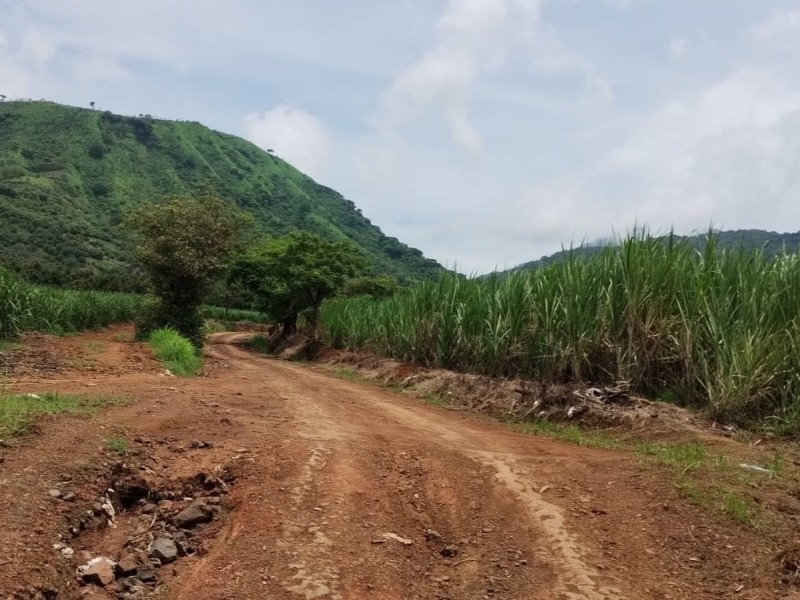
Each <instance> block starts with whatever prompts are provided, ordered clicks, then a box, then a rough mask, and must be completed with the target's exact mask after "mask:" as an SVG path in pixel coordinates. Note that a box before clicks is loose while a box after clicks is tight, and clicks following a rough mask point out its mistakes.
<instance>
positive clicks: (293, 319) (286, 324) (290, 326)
mask: <svg viewBox="0 0 800 600" xmlns="http://www.w3.org/2000/svg"><path fill="white" fill-rule="evenodd" d="M281 326H282V328H283V331H282V332H281V335H283V337H289V336H290V335H294V334H295V333H297V313H296V312H290V313H288V314H287V315H286V316H285V317H283V320H282V321H281Z"/></svg>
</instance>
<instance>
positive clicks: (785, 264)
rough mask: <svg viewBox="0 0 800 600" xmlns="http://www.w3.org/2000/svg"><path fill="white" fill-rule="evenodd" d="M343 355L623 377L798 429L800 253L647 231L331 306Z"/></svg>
mask: <svg viewBox="0 0 800 600" xmlns="http://www.w3.org/2000/svg"><path fill="white" fill-rule="evenodd" d="M321 323H322V330H323V333H324V335H325V336H326V338H327V340H328V341H329V342H330V343H331V344H332V345H333V346H335V347H337V348H348V349H369V350H372V351H376V352H379V353H381V354H384V355H387V356H391V357H395V358H398V359H400V360H404V361H417V362H422V363H425V364H428V365H431V366H438V367H444V368H448V369H456V370H463V371H469V372H474V373H481V374H486V375H491V376H520V377H527V378H534V379H541V380H544V381H589V382H597V383H601V382H608V383H611V382H615V381H618V380H626V381H629V382H631V384H632V386H633V389H634V390H636V391H637V392H639V393H642V394H645V395H648V396H650V397H656V398H661V399H666V400H671V401H675V402H679V403H681V404H683V405H686V406H692V407H697V408H700V409H703V410H705V411H707V413H708V414H709V415H710V416H711V417H713V418H718V419H725V420H728V421H733V422H740V423H742V422H747V421H750V420H752V419H759V418H765V417H775V418H774V420H773V421H772V423H773V425H774V426H775V427H776V428H777V429H781V430H790V429H794V430H798V429H800V401H798V398H800V351H798V348H800V256H798V255H796V254H786V255H781V256H778V257H774V258H769V257H768V256H767V254H766V253H765V252H764V251H763V250H755V251H743V250H739V251H724V250H720V249H719V248H718V247H717V239H716V238H715V237H714V236H711V237H710V238H709V240H708V242H707V244H705V248H704V251H703V252H702V253H700V252H698V251H696V250H695V249H694V248H693V246H692V245H691V244H690V243H689V242H688V241H687V240H675V239H673V240H671V241H667V243H663V242H662V240H658V239H652V238H647V237H645V236H641V235H637V236H633V237H631V238H629V239H626V240H624V241H622V242H621V243H620V244H619V245H614V246H609V247H606V248H604V249H602V250H601V251H600V252H599V253H597V254H595V255H593V256H588V257H587V256H581V255H571V256H568V257H566V258H565V260H562V261H559V262H557V263H554V264H552V265H550V266H547V267H542V268H540V269H536V270H533V271H530V272H515V273H511V274H508V275H506V276H502V277H501V276H490V277H486V278H478V279H464V278H460V277H457V276H455V275H452V274H446V275H443V276H442V277H440V278H439V279H438V281H435V282H425V283H422V284H420V285H418V286H416V287H414V288H412V289H409V290H405V291H402V292H400V293H399V294H397V295H396V296H394V297H393V298H390V299H388V300H383V301H376V300H372V299H355V300H337V301H334V302H331V303H328V304H326V305H325V306H324V307H323V310H322V318H321Z"/></svg>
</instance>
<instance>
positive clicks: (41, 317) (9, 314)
mask: <svg viewBox="0 0 800 600" xmlns="http://www.w3.org/2000/svg"><path fill="white" fill-rule="evenodd" d="M141 302H142V297H141V296H136V295H134V294H119V293H111V292H90V291H75V290H59V289H56V288H51V287H45V286H37V285H32V284H29V283H27V282H26V281H23V280H22V279H19V278H18V277H16V276H14V275H11V274H10V273H7V272H5V271H3V270H2V269H0V343H8V342H13V341H14V340H16V339H17V337H19V335H20V334H21V333H23V332H25V331H40V332H43V333H54V334H62V335H63V334H68V333H75V332H78V331H82V330H85V329H100V328H102V327H107V326H108V325H112V324H114V323H124V322H127V321H132V320H133V319H134V317H135V316H136V313H137V311H138V310H139V306H140V305H141Z"/></svg>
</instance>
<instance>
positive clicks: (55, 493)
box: [47, 489, 61, 498]
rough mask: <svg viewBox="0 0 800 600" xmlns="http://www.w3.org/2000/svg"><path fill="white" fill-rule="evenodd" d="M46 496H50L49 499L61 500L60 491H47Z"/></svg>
mask: <svg viewBox="0 0 800 600" xmlns="http://www.w3.org/2000/svg"><path fill="white" fill-rule="evenodd" d="M47 495H48V496H50V497H51V498H61V490H56V489H52V490H48V491H47Z"/></svg>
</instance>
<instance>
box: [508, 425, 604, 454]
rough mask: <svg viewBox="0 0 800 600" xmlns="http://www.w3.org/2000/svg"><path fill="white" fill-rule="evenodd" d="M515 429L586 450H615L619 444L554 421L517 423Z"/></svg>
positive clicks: (573, 426)
mask: <svg viewBox="0 0 800 600" xmlns="http://www.w3.org/2000/svg"><path fill="white" fill-rule="evenodd" d="M515 427H516V429H518V430H519V431H522V432H524V433H529V434H531V435H539V436H542V437H547V438H551V439H554V440H560V441H563V442H569V443H571V444H577V445H578V446H586V447H588V448H617V447H618V446H619V442H618V441H617V440H616V439H615V438H614V437H612V436H611V435H609V434H607V433H604V432H602V431H589V430H585V429H581V428H580V427H578V426H577V425H573V424H570V423H557V422H554V421H547V420H544V419H537V420H534V421H526V422H524V423H518V424H516V426H515Z"/></svg>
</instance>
